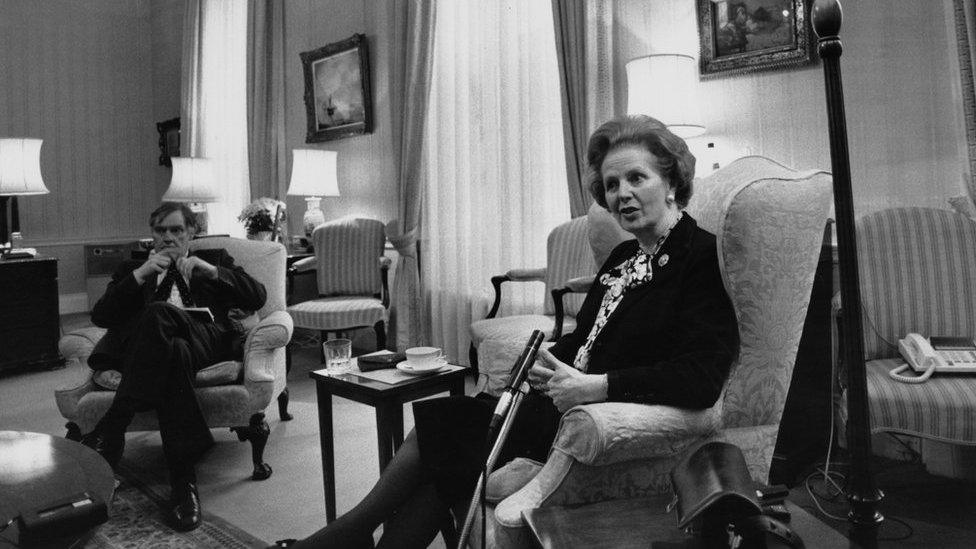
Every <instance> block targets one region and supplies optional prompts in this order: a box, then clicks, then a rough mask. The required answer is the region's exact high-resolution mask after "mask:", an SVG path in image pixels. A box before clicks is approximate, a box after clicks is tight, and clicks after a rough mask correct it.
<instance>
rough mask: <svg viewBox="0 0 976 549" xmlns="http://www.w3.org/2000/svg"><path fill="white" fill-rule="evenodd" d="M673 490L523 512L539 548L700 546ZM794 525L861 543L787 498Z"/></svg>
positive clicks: (814, 536)
mask: <svg viewBox="0 0 976 549" xmlns="http://www.w3.org/2000/svg"><path fill="white" fill-rule="evenodd" d="M669 501H671V496H670V495H664V496H655V497H650V498H636V499H620V500H613V501H604V502H600V503H594V504H592V505H583V506H580V507H560V506H552V507H539V508H536V509H532V510H529V511H526V512H524V513H523V514H522V516H523V517H525V520H526V522H527V523H528V525H529V528H530V529H531V530H532V535H533V536H534V542H535V543H536V546H537V547H542V548H544V549H550V548H552V549H555V548H562V547H590V548H597V547H606V548H608V549H609V548H613V549H629V548H633V549H638V548H640V549H647V548H648V547H650V548H659V549H665V548H667V549H693V548H694V549H698V548H703V549H704V546H703V545H702V543H701V542H700V540H696V539H695V538H693V537H692V536H690V535H688V534H686V533H684V532H682V531H681V530H678V526H677V521H676V520H675V515H674V512H673V511H672V512H670V513H668V512H667V511H666V508H667V505H668V502H669ZM787 508H788V509H789V510H790V513H791V515H792V518H791V520H790V522H789V526H790V528H791V529H792V530H793V531H794V532H795V533H796V534H798V535H799V536H800V538H801V539H802V540H803V541H804V543H805V544H806V547H808V548H810V549H812V548H816V547H829V548H832V549H840V548H844V547H850V548H854V547H857V545H855V544H854V542H852V541H850V540H848V539H847V538H845V537H844V536H842V535H841V534H839V533H838V532H837V531H836V530H834V529H833V528H831V527H829V526H827V525H826V524H824V523H822V522H820V521H819V520H817V519H816V518H815V517H814V516H813V515H811V514H810V513H808V512H806V511H805V510H803V509H801V508H799V507H797V506H795V505H793V504H791V503H789V502H787Z"/></svg>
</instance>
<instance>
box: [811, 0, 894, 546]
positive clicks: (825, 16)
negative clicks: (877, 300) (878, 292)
mask: <svg viewBox="0 0 976 549" xmlns="http://www.w3.org/2000/svg"><path fill="white" fill-rule="evenodd" d="M841 18H842V17H841V7H840V2H839V1H838V0H816V1H815V2H814V4H813V10H812V20H813V30H814V31H815V32H816V33H817V36H818V37H820V46H819V52H820V59H821V60H823V69H824V82H825V84H826V94H827V119H828V125H829V128H830V163H831V169H832V171H833V179H834V212H835V215H836V217H837V254H838V259H839V261H840V292H841V294H840V295H841V303H842V304H843V312H842V317H841V319H842V326H841V341H843V342H844V345H843V355H842V357H841V358H842V359H843V361H844V364H845V365H846V366H847V410H848V420H847V440H848V448H850V452H851V479H850V490H849V492H848V499H849V500H850V503H851V512H850V514H849V515H848V518H849V519H850V521H851V523H852V524H853V526H854V535H855V537H856V538H858V541H860V542H862V543H863V544H865V545H866V546H874V545H875V543H876V542H874V541H873V540H874V538H875V535H874V534H875V533H876V530H877V526H878V524H879V523H880V522H881V521H882V520H884V517H882V515H881V513H880V512H879V511H878V504H879V503H880V502H881V498H882V497H883V494H882V493H881V491H880V490H878V489H877V488H875V486H874V480H873V479H872V478H871V472H870V470H869V462H870V459H871V432H870V429H869V417H868V392H867V380H866V379H865V372H864V339H863V328H862V325H861V290H860V281H859V280H858V272H857V241H856V239H855V235H854V198H853V196H852V193H851V165H850V158H849V156H848V148H847V121H846V115H845V113H844V89H843V85H842V83H841V76H840V56H841V53H842V52H843V46H842V45H841V42H840V36H839V33H840V25H841Z"/></svg>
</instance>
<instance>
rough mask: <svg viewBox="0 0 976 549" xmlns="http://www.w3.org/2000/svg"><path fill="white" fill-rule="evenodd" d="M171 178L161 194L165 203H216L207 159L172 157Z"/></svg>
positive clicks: (211, 168)
mask: <svg viewBox="0 0 976 549" xmlns="http://www.w3.org/2000/svg"><path fill="white" fill-rule="evenodd" d="M170 160H172V162H173V178H172V179H170V182H169V188H168V189H166V193H164V194H163V200H165V201H167V202H216V201H217V200H218V199H219V197H218V196H217V193H216V192H215V191H214V189H213V180H214V175H213V174H214V171H213V165H212V162H211V161H210V159H208V158H179V157H173V158H171V159H170Z"/></svg>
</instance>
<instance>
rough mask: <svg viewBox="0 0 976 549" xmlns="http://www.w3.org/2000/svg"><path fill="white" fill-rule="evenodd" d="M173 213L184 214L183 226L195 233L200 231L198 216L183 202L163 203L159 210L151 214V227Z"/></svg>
mask: <svg viewBox="0 0 976 549" xmlns="http://www.w3.org/2000/svg"><path fill="white" fill-rule="evenodd" d="M173 212H180V213H182V214H183V224H184V225H186V228H187V229H193V230H194V231H196V230H199V229H200V225H198V224H197V214H195V213H193V210H191V209H190V207H189V206H187V205H186V204H184V203H182V202H163V203H162V204H160V206H159V207H158V208H156V209H155V210H153V212H152V213H151V214H149V226H150V227H155V226H156V224H157V223H159V222H160V221H162V220H163V219H165V218H166V216H168V215H169V214H171V213H173Z"/></svg>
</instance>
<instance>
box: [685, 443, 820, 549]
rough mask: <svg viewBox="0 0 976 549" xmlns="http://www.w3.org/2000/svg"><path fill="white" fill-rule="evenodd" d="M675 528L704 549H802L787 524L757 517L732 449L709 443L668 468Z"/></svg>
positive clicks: (742, 464)
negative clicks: (697, 540) (698, 540)
mask: <svg viewBox="0 0 976 549" xmlns="http://www.w3.org/2000/svg"><path fill="white" fill-rule="evenodd" d="M671 485H672V487H673V488H674V494H675V500H674V507H675V510H676V511H677V519H678V527H679V528H681V529H684V530H686V531H688V532H690V533H693V534H695V535H697V536H700V537H701V539H702V541H703V542H704V543H705V545H706V546H707V547H736V548H738V549H750V548H766V547H803V542H802V541H801V540H800V538H799V537H798V536H797V535H796V534H794V533H793V532H792V531H791V530H790V529H789V527H788V526H786V525H785V524H783V523H781V522H779V521H778V520H776V519H773V518H771V517H767V516H763V515H762V508H761V507H760V505H759V501H758V499H757V496H756V489H755V486H754V483H753V481H752V477H751V476H750V475H749V468H748V467H747V466H746V460H745V457H744V456H743V455H742V450H740V449H739V447H738V446H735V445H733V444H728V443H725V442H709V443H707V444H704V445H702V446H701V447H700V448H698V449H697V450H696V451H695V452H693V453H691V454H689V455H688V456H686V457H685V458H684V459H682V460H681V461H680V462H679V463H678V464H677V465H676V466H675V467H674V469H672V470H671Z"/></svg>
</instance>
